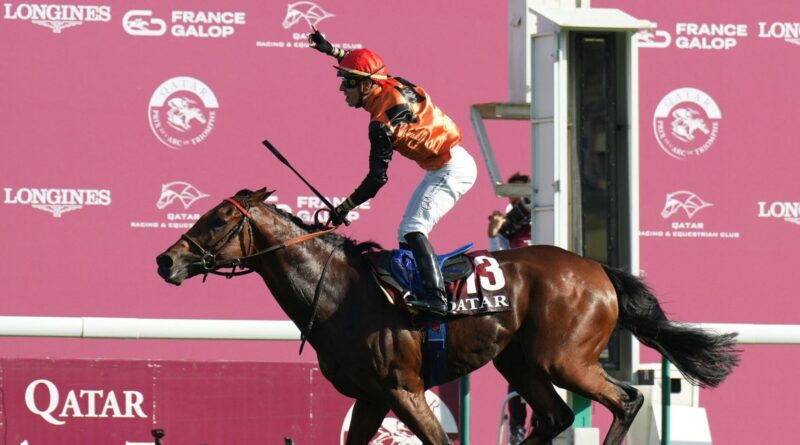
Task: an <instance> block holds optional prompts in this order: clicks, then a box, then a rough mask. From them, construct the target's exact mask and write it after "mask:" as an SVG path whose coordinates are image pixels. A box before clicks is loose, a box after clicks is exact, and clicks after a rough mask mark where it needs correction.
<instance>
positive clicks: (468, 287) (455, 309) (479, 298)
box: [450, 250, 511, 315]
mask: <svg viewBox="0 0 800 445" xmlns="http://www.w3.org/2000/svg"><path fill="white" fill-rule="evenodd" d="M467 256H468V257H469V259H470V260H471V261H472V264H473V266H474V271H473V272H472V274H470V275H469V276H467V277H466V278H463V279H461V280H458V281H457V282H456V283H455V285H456V286H455V289H454V291H453V301H451V302H450V314H453V315H476V314H486V313H491V312H506V311H510V310H511V301H510V300H509V297H508V294H507V292H506V277H505V275H504V274H503V269H502V268H501V267H500V263H498V262H497V260H496V259H495V258H494V256H493V255H492V254H491V252H489V251H487V250H476V251H474V252H469V253H467Z"/></svg>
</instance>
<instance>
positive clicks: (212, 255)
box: [181, 198, 337, 354]
mask: <svg viewBox="0 0 800 445" xmlns="http://www.w3.org/2000/svg"><path fill="white" fill-rule="evenodd" d="M225 201H227V202H229V203H231V204H233V205H234V207H236V208H237V209H239V211H240V212H242V215H243V217H242V219H241V220H239V223H238V224H236V227H234V228H233V229H231V230H230V232H228V233H227V234H225V236H223V237H222V238H221V239H220V240H219V241H217V242H216V243H215V244H214V246H212V248H211V251H208V250H206V249H205V248H204V247H203V246H201V245H200V243H198V242H197V241H195V240H194V239H192V238H191V237H190V236H188V235H186V234H183V235H181V239H183V240H186V242H188V243H189V245H191V246H194V247H195V248H196V249H197V250H199V251H200V255H201V259H200V261H199V264H200V266H202V267H203V271H204V274H203V282H204V283H205V282H206V278H207V277H208V274H214V275H222V276H224V277H225V278H228V279H230V278H233V277H235V276H239V275H247V274H249V273H251V272H255V271H254V270H253V269H250V270H244V268H245V267H246V266H244V265H243V262H244V261H247V260H249V259H252V258H255V257H258V256H261V255H264V254H266V253H269V252H274V251H276V250H280V249H283V248H286V247H288V246H291V245H293V244H298V243H302V242H303V241H308V240H310V239H314V238H318V237H320V236H323V235H326V234H328V233H331V232H333V231H334V230H336V229H337V226H334V227H331V228H329V229H325V230H320V231H318V232H313V233H307V234H305V235H301V236H298V237H295V238H291V239H288V240H286V241H282V242H281V243H280V244H276V245H274V246H270V247H268V248H266V249H263V250H259V251H258V252H255V253H251V254H248V255H245V256H241V257H239V258H234V259H232V260H227V261H221V262H218V261H217V255H219V249H221V248H222V246H224V245H225V244H227V243H228V241H230V240H231V239H232V238H233V237H235V236H236V235H238V234H239V232H241V231H242V230H244V227H247V230H248V232H250V236H249V239H250V243H249V245H248V248H247V251H248V252H250V250H251V249H252V246H253V244H254V243H253V227H252V223H251V221H252V220H253V215H251V214H250V212H249V211H248V209H246V208H245V207H244V206H243V205H241V204H240V203H239V202H238V201H236V200H235V199H233V198H225ZM318 216H319V212H317V213H316V214H315V215H314V219H315V220H316V221H317V222H318V219H317V218H318ZM245 223H246V224H245ZM335 252H336V249H332V250H331V253H330V255H328V260H327V261H326V262H325V266H324V267H323V268H322V272H321V273H320V276H319V281H317V286H316V288H315V289H314V300H313V301H312V303H311V317H310V318H309V320H308V325H307V326H306V328H305V330H303V332H302V333H301V334H300V340H301V342H300V352H299V353H300V354H302V353H303V347H304V346H305V344H306V340H307V339H308V335H309V334H310V333H311V328H312V327H313V326H314V319H315V318H316V315H317V307H318V306H319V297H320V294H321V291H322V280H323V278H324V277H325V272H326V271H327V270H328V266H329V265H330V264H331V260H333V254H334V253H335ZM195 264H198V262H195V263H192V264H191V265H195ZM227 267H230V268H231V271H230V272H218V271H219V269H224V268H227ZM237 267H238V268H239V269H242V270H240V271H238V272H237V271H236V268H237Z"/></svg>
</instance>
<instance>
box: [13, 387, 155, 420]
mask: <svg viewBox="0 0 800 445" xmlns="http://www.w3.org/2000/svg"><path fill="white" fill-rule="evenodd" d="M62 394H63V393H62V391H59V389H58V387H57V386H56V384H55V383H53V382H51V381H50V380H45V379H39V380H34V381H33V382H31V383H30V384H29V385H28V387H27V388H26V389H25V405H26V406H27V407H28V411H30V412H31V413H33V414H35V415H37V416H39V417H41V418H42V419H43V420H44V421H45V422H47V423H49V424H51V425H56V426H61V425H64V424H65V423H67V420H69V419H73V418H74V419H79V420H80V419H83V418H87V417H89V418H98V417H101V418H102V417H110V418H123V419H125V418H127V419H135V418H141V419H146V418H147V415H146V414H145V413H144V409H143V406H142V405H143V403H144V394H142V393H141V392H140V391H122V392H121V394H120V393H119V391H115V390H113V389H112V390H108V391H106V390H102V389H79V390H75V389H71V390H69V391H68V392H67V393H66V397H64V398H63V399H62V398H61V397H62ZM145 406H146V405H145Z"/></svg>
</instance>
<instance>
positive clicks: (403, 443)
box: [339, 391, 458, 445]
mask: <svg viewBox="0 0 800 445" xmlns="http://www.w3.org/2000/svg"><path fill="white" fill-rule="evenodd" d="M425 401H426V402H428V406H429V407H430V408H431V411H433V414H434V416H436V418H437V419H438V420H439V422H440V423H441V424H442V426H443V427H444V432H445V433H447V435H448V436H450V437H451V438H452V436H454V435H456V434H458V427H457V426H456V421H455V418H453V414H452V413H451V412H450V409H449V408H448V407H447V405H445V403H444V402H443V401H442V399H440V398H439V396H437V395H436V394H434V393H433V392H431V391H425ZM352 415H353V407H352V406H351V407H350V410H348V411H347V415H346V416H345V418H344V423H343V425H342V434H341V437H340V439H339V442H340V444H341V445H344V443H345V441H346V440H347V432H348V430H349V428H350V417H351V416H352ZM369 445H422V441H421V440H419V439H417V437H416V436H415V435H414V433H413V432H411V430H410V429H409V428H408V427H407V426H406V425H405V424H404V423H403V422H401V421H400V420H398V419H397V418H394V417H386V418H384V419H383V423H382V424H381V427H380V428H379V429H378V432H377V433H375V436H373V438H372V440H371V441H370V442H369Z"/></svg>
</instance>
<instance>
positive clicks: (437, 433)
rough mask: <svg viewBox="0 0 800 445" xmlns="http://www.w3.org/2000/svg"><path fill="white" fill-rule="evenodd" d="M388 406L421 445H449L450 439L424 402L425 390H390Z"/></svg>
mask: <svg viewBox="0 0 800 445" xmlns="http://www.w3.org/2000/svg"><path fill="white" fill-rule="evenodd" d="M390 394H391V395H390V398H389V404H390V406H391V408H392V411H394V413H395V415H397V417H398V418H399V419H400V420H401V421H402V422H403V423H405V424H406V426H407V427H408V428H409V429H410V430H411V431H413V432H414V434H416V435H417V438H418V439H419V440H421V441H422V444H423V445H449V444H451V442H450V439H449V438H448V437H447V433H445V432H444V428H442V424H441V423H439V421H438V420H437V419H436V416H434V415H433V411H431V408H430V407H429V406H428V402H427V401H426V400H425V389H424V388H422V387H421V386H420V387H419V388H417V389H416V390H413V391H412V390H409V389H403V388H395V389H391V390H390Z"/></svg>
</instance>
